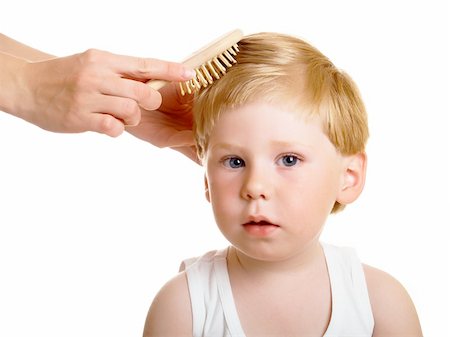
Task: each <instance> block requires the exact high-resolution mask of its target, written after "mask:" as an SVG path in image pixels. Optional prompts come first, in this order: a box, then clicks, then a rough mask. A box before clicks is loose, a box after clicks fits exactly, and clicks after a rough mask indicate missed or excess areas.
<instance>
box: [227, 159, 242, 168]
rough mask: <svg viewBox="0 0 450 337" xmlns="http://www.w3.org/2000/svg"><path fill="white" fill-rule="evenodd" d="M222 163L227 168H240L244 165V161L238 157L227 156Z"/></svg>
mask: <svg viewBox="0 0 450 337" xmlns="http://www.w3.org/2000/svg"><path fill="white" fill-rule="evenodd" d="M223 163H224V165H225V166H226V167H229V168H233V169H236V168H240V167H244V166H245V162H244V161H243V160H242V159H241V158H239V157H229V158H226V159H225V160H224V161H223Z"/></svg>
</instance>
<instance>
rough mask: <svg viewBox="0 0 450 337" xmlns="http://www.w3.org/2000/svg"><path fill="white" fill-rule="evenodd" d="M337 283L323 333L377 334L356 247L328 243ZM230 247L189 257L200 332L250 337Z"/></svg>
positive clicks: (338, 336) (334, 336)
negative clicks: (230, 266)
mask: <svg viewBox="0 0 450 337" xmlns="http://www.w3.org/2000/svg"><path fill="white" fill-rule="evenodd" d="M322 247H323V251H324V253H325V259H326V262H327V267H328V274H329V278H330V283H331V298H332V312H331V319H330V323H329V325H328V328H327V331H326V332H325V334H324V336H323V337H366V336H367V337H369V336H372V332H373V327H374V320H373V315H372V309H371V305H370V301H369V294H368V291H367V285H366V280H365V277H364V271H363V268H362V265H361V262H360V261H359V259H358V257H357V256H356V253H355V252H354V250H353V249H351V248H340V247H335V246H331V245H327V244H322ZM226 257H227V249H225V250H221V251H212V252H209V253H206V254H205V255H203V256H202V257H200V258H192V259H188V260H185V261H184V265H185V267H186V275H187V279H188V286H189V294H190V298H191V307H192V319H193V321H192V323H193V336H194V337H200V336H204V337H220V336H224V337H225V336H227V337H245V333H244V331H243V329H242V326H241V323H240V320H239V316H238V313H237V310H236V305H235V303H234V299H233V294H232V290H231V285H230V279H229V276H228V270H227V261H226Z"/></svg>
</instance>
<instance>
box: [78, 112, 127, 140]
mask: <svg viewBox="0 0 450 337" xmlns="http://www.w3.org/2000/svg"><path fill="white" fill-rule="evenodd" d="M86 126H87V130H88V131H94V132H98V133H103V134H105V135H108V136H111V137H117V136H119V135H121V134H122V132H123V131H124V130H125V125H124V124H123V122H121V121H120V120H118V119H117V118H114V117H113V116H111V115H109V114H102V113H93V114H90V115H89V117H88V123H87V125H86Z"/></svg>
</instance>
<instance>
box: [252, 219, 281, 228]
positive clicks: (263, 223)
mask: <svg viewBox="0 0 450 337" xmlns="http://www.w3.org/2000/svg"><path fill="white" fill-rule="evenodd" d="M243 226H275V227H280V226H279V225H275V224H273V223H271V222H269V221H265V220H263V221H249V222H247V223H245V224H244V225H243Z"/></svg>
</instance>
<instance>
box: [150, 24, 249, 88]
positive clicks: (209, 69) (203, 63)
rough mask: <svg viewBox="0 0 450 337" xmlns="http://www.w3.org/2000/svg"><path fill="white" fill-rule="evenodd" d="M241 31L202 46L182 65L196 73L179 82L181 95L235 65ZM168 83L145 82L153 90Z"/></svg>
mask: <svg viewBox="0 0 450 337" xmlns="http://www.w3.org/2000/svg"><path fill="white" fill-rule="evenodd" d="M242 36H243V34H242V31H241V30H239V29H236V30H233V31H231V32H229V33H228V34H225V35H223V36H222V37H220V38H218V39H216V40H215V41H213V42H211V43H210V44H208V45H206V46H204V47H203V48H201V49H200V50H198V51H197V52H195V53H194V54H192V56H190V57H189V58H187V59H186V60H185V61H183V62H182V63H183V64H184V65H186V66H188V67H189V68H192V69H194V70H195V72H196V76H195V77H194V78H192V79H191V80H189V81H186V82H180V83H179V86H180V90H181V94H182V95H183V96H184V95H185V94H186V93H187V94H192V93H194V92H196V91H197V90H199V89H200V88H201V87H207V86H208V85H209V84H211V83H213V81H214V80H218V79H219V78H220V77H221V76H223V75H224V74H225V73H226V71H227V68H230V67H231V66H232V65H233V64H235V63H236V60H235V59H234V56H236V55H237V53H238V52H239V48H238V45H237V43H238V42H239V40H241V39H242ZM167 83H168V82H167V81H163V80H150V81H148V82H147V84H148V85H150V86H151V87H152V88H153V89H155V90H159V89H161V88H162V87H163V86H165V85H166V84H167Z"/></svg>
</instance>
